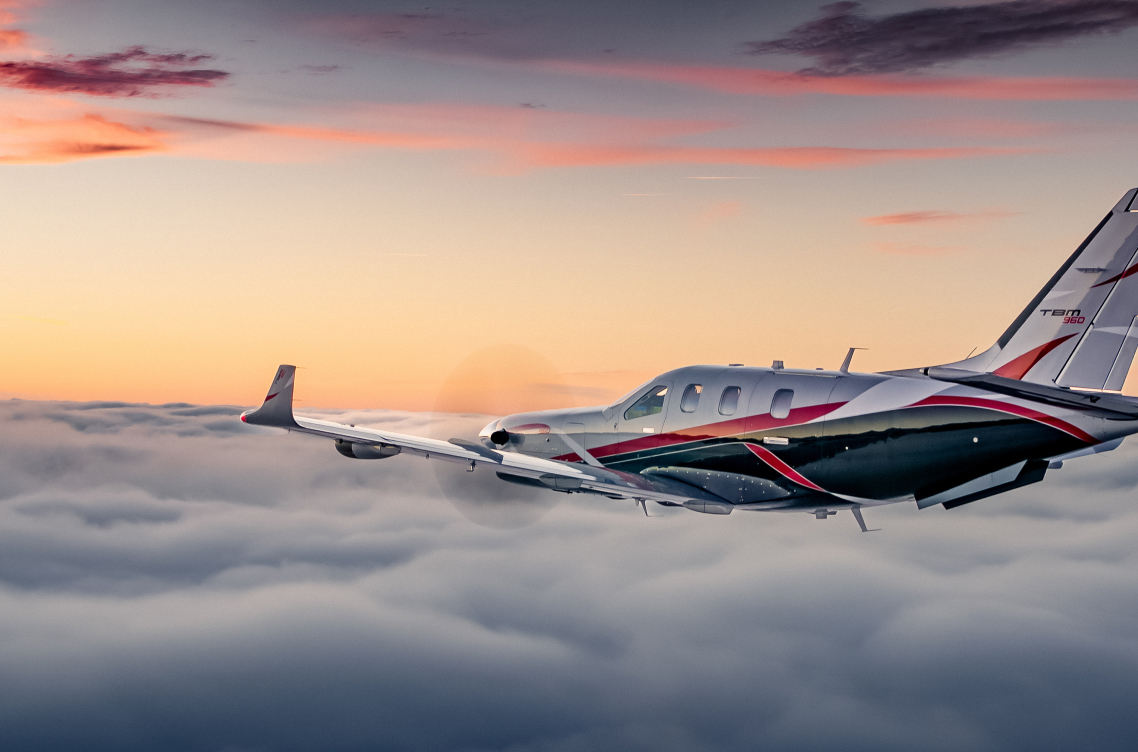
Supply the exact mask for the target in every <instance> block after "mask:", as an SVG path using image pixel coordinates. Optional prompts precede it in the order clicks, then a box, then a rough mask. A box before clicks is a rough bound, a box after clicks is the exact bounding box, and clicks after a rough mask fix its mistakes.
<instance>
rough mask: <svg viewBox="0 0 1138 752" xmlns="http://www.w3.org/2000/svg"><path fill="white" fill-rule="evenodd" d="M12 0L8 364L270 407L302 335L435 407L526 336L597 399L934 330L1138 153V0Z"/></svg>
mask: <svg viewBox="0 0 1138 752" xmlns="http://www.w3.org/2000/svg"><path fill="white" fill-rule="evenodd" d="M0 21H2V30H0V87H2V88H0V162H2V163H3V164H2V166H0V170H2V171H3V175H4V179H3V180H2V181H0V200H2V205H3V214H2V217H3V247H4V254H3V257H4V260H5V262H6V263H5V269H4V274H3V275H2V277H0V292H2V294H0V346H2V347H3V350H4V354H5V355H4V358H3V368H2V370H0V397H21V398H43V399H74V400H88V399H120V400H128V401H143V402H153V403H165V402H191V403H228V404H238V405H244V404H254V403H256V402H257V401H259V399H260V396H261V394H262V393H263V391H264V388H265V387H266V386H267V384H268V380H269V377H270V376H271V374H272V370H273V368H274V367H275V366H276V365H277V364H279V363H283V362H289V363H295V364H297V365H299V366H304V367H306V368H307V369H308V370H307V371H305V372H304V376H303V379H302V382H301V392H300V393H299V396H300V397H301V398H302V399H303V400H304V401H305V404H308V405H311V406H325V407H349V406H350V407H360V408H367V407H390V408H399V409H407V410H421V409H430V408H431V407H432V406H433V405H434V404H435V400H436V395H437V393H438V391H439V388H440V386H441V385H442V384H443V383H444V381H445V380H446V379H447V378H448V376H449V375H451V374H452V373H454V371H455V368H456V367H457V366H459V364H460V363H461V362H462V361H463V360H464V359H465V358H468V357H469V356H471V355H472V354H473V355H475V356H477V354H478V353H479V352H486V351H485V348H498V349H497V350H494V351H492V352H499V353H501V352H507V349H506V348H503V346H507V345H508V346H512V347H513V348H514V349H513V350H509V351H510V352H521V351H520V350H519V349H518V348H527V349H528V350H529V351H534V352H536V353H537V354H539V355H540V356H542V357H544V358H546V359H548V361H549V363H550V364H551V365H550V368H551V369H552V370H553V371H556V372H557V373H558V374H560V378H562V379H563V380H564V381H565V383H567V384H568V385H569V386H570V387H571V388H573V389H575V390H577V391H576V395H575V396H574V397H573V399H576V400H578V401H582V402H598V401H604V400H606V399H608V398H610V397H615V396H617V395H618V394H619V393H621V392H623V391H625V390H626V389H627V388H629V387H631V386H634V385H635V384H636V383H638V382H639V381H640V380H641V379H642V378H646V377H648V376H650V375H651V374H652V373H655V372H658V371H662V370H665V369H668V368H672V367H677V366H681V365H685V364H689V363H727V362H742V363H747V364H753V365H769V363H770V361H771V360H773V359H780V360H784V361H786V363H787V365H788V366H799V367H815V366H827V367H834V366H836V365H837V364H838V363H839V362H840V361H841V358H842V356H843V355H844V353H845V350H846V348H847V347H850V346H859V347H866V348H869V349H868V350H867V351H866V352H862V353H859V355H858V356H857V360H856V361H855V366H856V367H858V368H860V369H863V370H882V369H888V368H900V367H909V366H918V365H930V364H935V363H943V362H948V361H952V360H956V359H959V358H961V357H964V356H965V355H966V354H967V353H968V352H969V351H970V350H972V349H973V348H975V347H978V348H981V349H983V348H984V347H987V346H988V345H989V344H990V343H991V342H992V341H993V340H994V339H995V338H996V337H997V336H998V335H999V334H1000V332H1001V331H1002V330H1003V329H1004V327H1005V326H1006V325H1007V324H1008V323H1009V322H1010V321H1011V320H1012V319H1013V318H1014V317H1015V315H1016V314H1017V313H1018V312H1019V311H1020V309H1021V308H1022V307H1023V306H1024V304H1025V303H1026V302H1027V300H1028V299H1030V297H1031V296H1032V295H1033V294H1034V293H1035V291H1036V290H1037V289H1038V288H1039V287H1040V286H1041V285H1042V284H1043V282H1044V281H1046V279H1047V278H1048V277H1049V276H1050V275H1051V273H1052V272H1053V271H1054V269H1055V268H1056V267H1057V266H1058V265H1059V264H1060V263H1061V262H1062V260H1063V259H1064V258H1066V256H1067V255H1068V254H1069V253H1070V252H1071V250H1072V249H1073V248H1074V247H1075V246H1076V245H1077V244H1078V243H1079V242H1080V241H1081V240H1082V238H1083V237H1084V236H1085V235H1086V234H1087V233H1088V232H1089V230H1090V229H1091V228H1093V227H1094V225H1095V224H1096V223H1097V222H1098V220H1099V219H1100V218H1101V217H1102V215H1103V214H1105V212H1106V211H1107V210H1108V209H1109V208H1110V207H1111V206H1112V205H1113V204H1114V203H1115V202H1116V201H1117V200H1118V199H1119V198H1120V197H1121V196H1122V194H1123V193H1124V192H1125V191H1126V190H1128V189H1130V188H1132V187H1134V186H1135V185H1138V117H1136V115H1138V55H1135V54H1134V50H1135V49H1138V3H1134V2H1122V1H1112V0H1095V1H1094V2H1092V1H1090V0H1073V1H1072V2H1047V1H1045V0H1019V1H1018V2H1011V3H1003V4H996V5H986V4H981V3H965V4H964V5H963V6H961V7H956V8H943V7H939V6H937V5H936V4H935V3H921V2H873V3H864V4H861V5H857V4H854V3H844V4H838V5H831V6H827V7H825V8H823V7H819V6H817V5H812V4H808V3H789V2H783V3H755V2H741V1H740V2H734V1H729V0H715V1H713V2H701V3H681V2H653V3H649V2H625V3H619V4H614V3H611V2H600V1H599V0H598V1H595V2H594V1H589V2H574V3H533V2H520V1H519V2H508V1H500V2H478V3H473V2H470V3H464V2H442V3H436V2H432V3H430V4H429V5H428V4H425V3H424V2H419V3H410V2H407V3H401V2H362V1H360V2H347V1H343V0H331V1H329V2H319V3H317V2H302V1H300V0H294V1H292V2H283V1H281V2H269V1H268V0H263V1H258V0H253V1H250V2H243V3H232V2H221V1H219V0H204V1H203V2H194V3H188V2H180V3H175V2H172V1H167V2H153V1H152V2H127V1H124V0H118V1H106V2H100V1H92V0H84V1H83V2H78V1H74V2H73V1H68V0H43V1H42V2H35V1H33V2H20V1H15V2H13V1H12V0H0ZM522 360H525V358H522ZM535 360H536V359H535ZM511 362H512V361H509V359H506V363H507V365H509V363H511ZM504 370H509V369H508V368H506V369H504ZM519 371H525V368H522V367H521V366H519ZM525 373H529V372H528V371H526V372H525ZM524 376H525V375H524V374H523V377H520V378H521V380H522V381H524V380H525V378H526V377H524ZM1135 388H1136V386H1135V384H1133V383H1132V384H1129V385H1128V391H1130V390H1134V389H1135Z"/></svg>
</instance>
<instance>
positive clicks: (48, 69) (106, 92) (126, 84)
mask: <svg viewBox="0 0 1138 752" xmlns="http://www.w3.org/2000/svg"><path fill="white" fill-rule="evenodd" d="M212 58H213V56H212V55H200V54H199V55H194V54H190V53H187V52H175V53H155V52H149V51H147V49H146V48H145V47H130V48H127V49H125V50H123V51H121V52H112V53H108V54H105V55H95V56H93V57H78V56H76V55H63V56H57V57H47V58H44V59H42V60H17V61H6V62H0V86H5V87H8V88H13V89H26V90H30V91H37V92H50V93H70V94H86V95H90V96H99V97H139V96H148V97H155V96H162V95H164V94H169V93H170V89H171V88H172V87H184V86H213V85H214V84H215V83H217V82H219V81H222V80H224V79H225V78H227V77H228V76H229V73H227V72H225V71H222V70H215V69H212V68H196V67H194V66H197V65H200V64H201V63H203V62H205V61H207V60H210V59H212Z"/></svg>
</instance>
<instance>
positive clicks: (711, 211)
mask: <svg viewBox="0 0 1138 752" xmlns="http://www.w3.org/2000/svg"><path fill="white" fill-rule="evenodd" d="M742 211H743V202H742V201H717V202H715V203H714V204H711V205H710V206H708V207H707V208H705V209H704V210H703V211H701V212H700V213H699V214H697V215H696V217H695V223H696V226H697V227H700V228H704V229H706V228H708V227H711V226H712V225H716V224H719V223H720V222H722V221H724V220H727V219H731V218H733V217H737V216H739V214H740V213H741V212H742Z"/></svg>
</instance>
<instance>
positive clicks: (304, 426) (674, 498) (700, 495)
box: [241, 365, 734, 514]
mask: <svg viewBox="0 0 1138 752" xmlns="http://www.w3.org/2000/svg"><path fill="white" fill-rule="evenodd" d="M295 380H296V366H289V365H282V366H281V367H280V368H278V369H277V374H276V376H275V377H274V378H273V383H272V385H271V386H270V387H269V392H268V394H267V395H266V397H265V401H264V402H263V403H262V404H261V406H260V407H259V408H257V409H256V410H248V411H246V412H244V413H242V414H241V420H242V421H244V422H245V423H249V424H251V425H255V426H271V427H274V428H284V429H287V430H289V431H298V432H300V433H308V434H312V435H314V436H322V437H324V438H326V439H334V440H335V441H336V442H337V445H338V448H339V447H343V448H344V449H348V450H350V453H351V456H356V457H376V458H378V457H390V456H393V455H395V454H402V453H410V454H415V455H419V456H421V457H425V458H427V459H440V460H447V461H450V462H461V463H463V464H467V465H469V466H470V469H471V470H473V469H474V468H475V467H478V466H479V465H484V466H488V467H490V468H492V469H493V470H495V471H496V472H497V473H498V475H499V476H500V477H502V478H503V479H504V480H511V479H517V480H520V481H521V482H523V483H528V484H532V485H539V486H544V487H546V488H550V489H552V490H555V491H564V492H568V493H572V492H583V493H595V494H601V495H603V496H607V497H609V498H614V499H636V500H643V501H658V502H661V503H664V504H673V505H678V506H685V507H687V508H689V509H694V510H695V511H699V512H707V513H711V514H730V513H731V509H732V508H733V506H734V505H732V504H730V503H729V502H727V501H725V500H723V499H721V498H720V497H718V496H715V495H714V494H711V493H709V492H707V491H704V490H702V489H700V488H697V487H696V486H692V485H689V484H687V483H684V482H682V481H678V480H675V479H672V478H663V477H653V478H652V479H649V478H647V477H645V476H643V475H638V474H635V473H625V472H620V471H618V470H609V469H607V468H604V467H592V466H589V465H580V464H575V463H569V462H562V461H559V460H547V459H542V458H540V457H530V456H528V455H524V454H518V453H516V452H502V451H498V450H496V449H491V448H489V447H485V446H482V445H481V444H476V443H474V442H472V441H464V440H462V439H451V440H450V441H441V440H439V439H428V438H424V437H421V436H411V435H408V434H402V433H393V432H390V431H380V430H376V429H374V428H357V427H355V426H347V425H344V424H342V423H333V422H331V421H327V420H318V419H316V418H305V417H303V416H298V415H294V414H293V412H292V392H293V384H294V382H295ZM344 453H345V454H347V453H348V452H344Z"/></svg>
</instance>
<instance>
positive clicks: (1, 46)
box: [0, 0, 31, 54]
mask: <svg viewBox="0 0 1138 752" xmlns="http://www.w3.org/2000/svg"><path fill="white" fill-rule="evenodd" d="M30 4H31V3H28V2H22V1H21V0H0V26H11V25H12V24H15V23H19V21H20V16H19V14H18V13H17V12H16V11H18V10H21V9H23V8H26V7H27V6H28V5H30ZM30 38H31V37H30V35H29V34H28V33H27V32H26V31H24V30H23V29H2V28H0V51H2V52H5V53H9V54H10V53H13V52H28V51H29V49H28V43H29V40H30Z"/></svg>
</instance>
